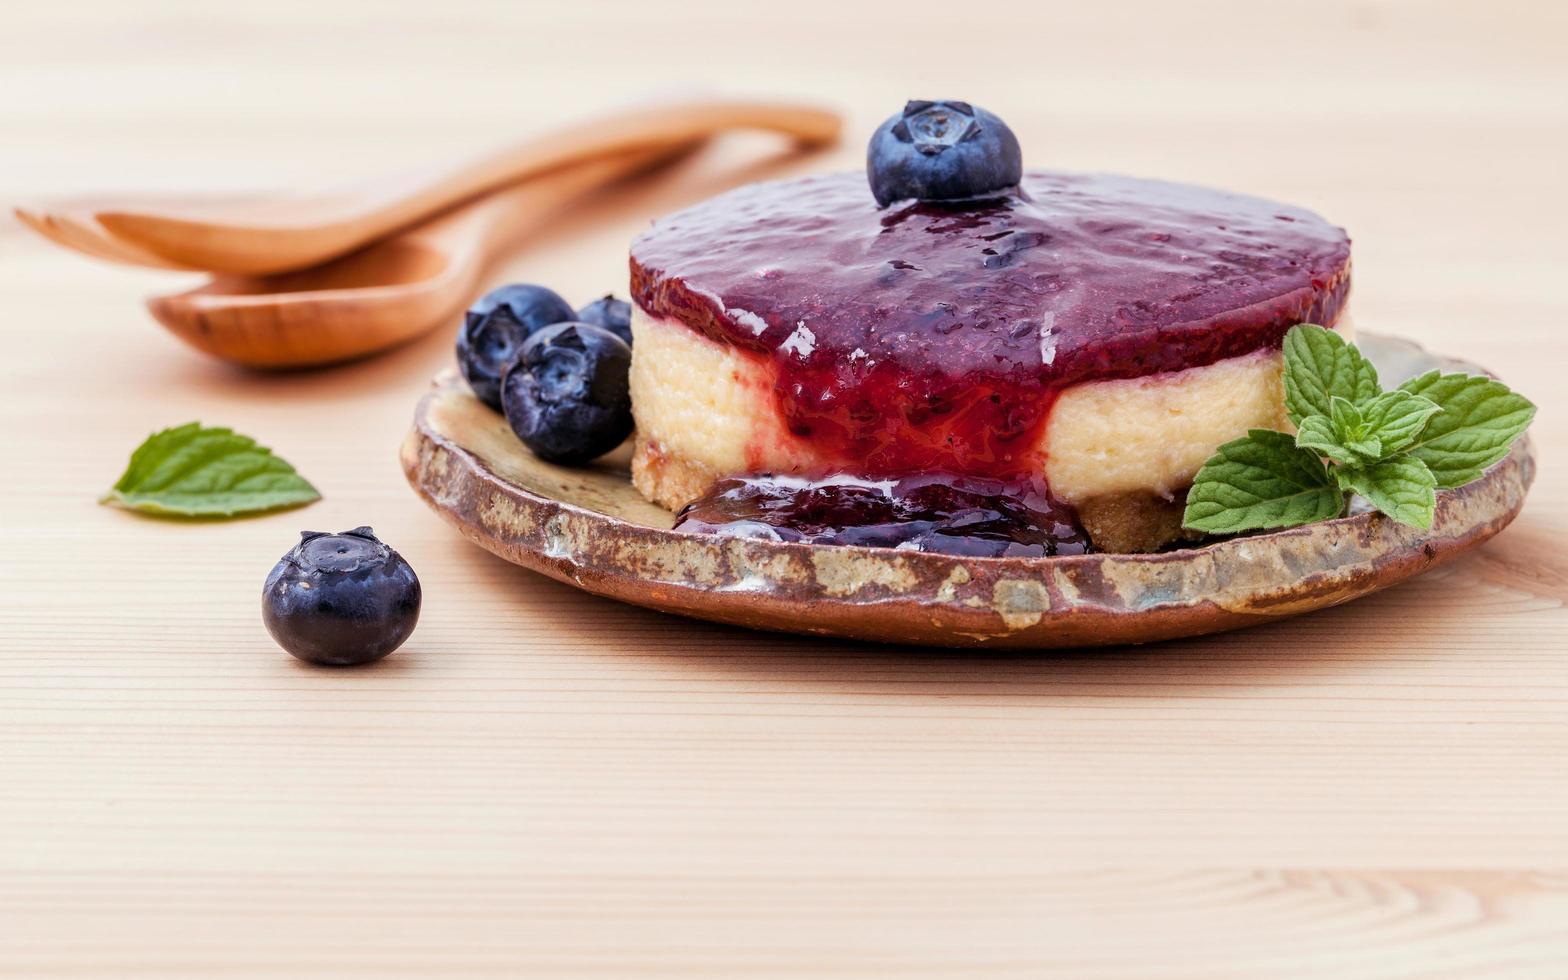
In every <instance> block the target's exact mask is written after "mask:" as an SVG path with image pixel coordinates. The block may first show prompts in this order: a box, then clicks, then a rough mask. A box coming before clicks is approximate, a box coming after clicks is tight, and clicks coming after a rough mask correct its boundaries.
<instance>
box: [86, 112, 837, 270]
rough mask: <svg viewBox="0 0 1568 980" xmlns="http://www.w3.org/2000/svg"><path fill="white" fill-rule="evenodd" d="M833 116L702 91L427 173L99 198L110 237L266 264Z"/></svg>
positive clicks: (308, 259)
mask: <svg viewBox="0 0 1568 980" xmlns="http://www.w3.org/2000/svg"><path fill="white" fill-rule="evenodd" d="M840 123H841V120H840V119H839V117H838V116H837V115H836V114H834V113H832V112H828V111H825V110H823V109H818V108H814V107H812V106H806V105H798V104H775V103H762V102H731V101H703V102H689V103H682V104H678V105H669V106H650V107H646V108H639V109H629V110H626V111H624V112H621V113H618V114H616V115H612V116H608V117H605V118H600V119H596V120H593V121H591V122H586V123H579V124H576V125H572V126H567V127H564V128H562V129H558V130H555V131H553V132H550V133H547V134H545V135H543V136H541V137H539V138H537V139H534V140H530V141H529V142H526V143H523V144H521V145H518V146H515V147H512V148H510V149H507V150H504V151H501V152H500V153H497V154H494V155H492V156H489V157H486V158H484V159H482V160H478V161H475V162H473V163H469V164H467V165H465V166H462V167H459V168H457V169H455V170H452V171H450V172H447V173H444V174H438V175H436V176H434V177H431V176H421V177H418V178H405V179H402V180H398V181H393V182H390V183H383V184H381V185H379V186H375V187H370V188H366V187H358V188H355V189H351V190H344V191H337V192H331V193H316V194H311V195H306V196H298V197H289V198H275V199H272V200H270V201H265V202H257V203H252V204H249V205H229V206H227V207H223V206H205V207H201V208H178V209H174V208H171V209H154V208H136V207H117V208H104V209H101V210H99V211H98V212H97V213H96V214H95V218H96V220H97V221H98V222H99V223H101V224H102V225H103V226H104V227H105V228H107V229H108V230H109V232H110V233H111V234H112V235H114V236H115V237H116V238H119V239H121V240H123V241H124V242H125V243H127V244H129V245H132V246H135V247H136V248H138V249H140V250H142V251H144V252H148V253H151V254H152V255H154V256H156V257H158V258H160V259H163V260H167V261H170V262H173V263H176V264H177V265H183V266H188V267H195V268H200V269H207V270H210V271H213V272H231V273H244V274H264V273H273V272H283V271H287V270H290V269H302V268H305V267H307V266H310V265H315V264H317V263H320V262H325V261H327V260H329V259H333V258H336V257H337V256H340V255H343V254H345V253H347V252H350V251H353V250H354V249H356V248H360V247H362V246H364V245H366V244H368V243H370V242H372V241H374V240H376V239H378V238H381V237H384V236H385V235H387V234H388V233H390V232H392V231H395V230H397V229H399V228H404V227H407V226H408V225H411V224H413V223H414V222H417V221H421V220H423V219H425V218H427V217H429V216H430V215H432V214H435V213H437V212H439V211H442V210H445V209H447V208H450V207H452V206H453V205H455V204H458V203H461V202H464V201H467V200H470V199H472V198H474V197H477V196H478V195H480V194H483V193H485V192H488V191H491V190H494V189H495V188H497V187H501V186H504V185H506V184H510V183H515V182H518V181H522V180H524V179H526V178H529V177H532V176H535V175H538V174H542V173H546V172H548V171H551V170H555V169H559V168H561V167H565V166H569V165H571V164H574V163H579V162H581V161H585V160H589V159H595V158H599V157H603V156H607V155H613V154H616V153H624V152H629V151H633V150H637V149H642V148H646V147H650V146H672V145H676V144H681V143H685V142H689V141H691V140H695V139H700V138H703V137H707V136H711V135H713V134H715V133H717V132H719V131H721V130H726V129H742V128H750V129H765V130H773V131H777V132H780V133H784V134H786V135H788V136H790V137H793V138H794V139H795V140H796V141H797V142H798V143H801V144H803V145H820V144H824V143H830V142H832V141H833V140H835V139H836V138H837V136H838V132H839V127H840Z"/></svg>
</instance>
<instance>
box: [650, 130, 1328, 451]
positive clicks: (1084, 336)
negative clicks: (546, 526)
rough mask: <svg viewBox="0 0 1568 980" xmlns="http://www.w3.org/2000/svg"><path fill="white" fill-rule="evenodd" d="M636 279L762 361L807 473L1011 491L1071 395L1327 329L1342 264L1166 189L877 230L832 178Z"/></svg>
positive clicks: (877, 219)
mask: <svg viewBox="0 0 1568 980" xmlns="http://www.w3.org/2000/svg"><path fill="white" fill-rule="evenodd" d="M944 138H945V137H944ZM958 145H963V144H962V143H960V144H958ZM943 155H945V153H944V154H943ZM631 266H632V291H633V299H634V300H635V301H636V302H637V304H638V305H640V306H641V307H642V308H643V309H644V310H645V311H646V312H648V313H650V314H652V315H654V316H658V317H667V318H673V319H676V320H679V321H681V322H683V323H684V324H686V326H687V327H689V328H690V329H693V330H696V331H698V332H700V333H702V334H704V335H706V336H708V337H709V338H711V339H713V340H715V341H718V342H719V343H721V344H723V345H725V346H728V347H733V348H737V349H739V350H740V351H742V352H743V353H744V354H745V355H746V356H750V357H754V358H757V359H760V360H761V361H763V362H764V364H765V365H766V366H767V368H768V371H769V375H770V377H771V378H772V380H773V398H774V402H775V407H776V410H777V412H778V415H779V418H780V420H781V421H782V422H783V423H784V425H785V428H786V429H787V431H788V432H789V433H790V434H791V435H792V436H793V437H795V438H799V439H802V440H808V441H809V442H810V444H811V447H812V453H813V456H814V458H817V459H827V460H830V461H832V464H833V465H834V466H835V467H836V468H840V469H843V470H846V471H852V472H855V473H859V474H862V475H865V476H870V477H878V478H880V477H885V476H899V475H903V474H909V473H921V472H949V473H961V474H972V475H983V476H995V477H1016V476H1019V475H1022V474H1026V473H1035V474H1038V473H1040V472H1042V463H1043V461H1042V460H1041V459H1039V458H1038V450H1037V448H1036V447H1037V445H1038V443H1039V441H1040V440H1039V436H1040V433H1041V431H1042V429H1043V427H1044V426H1045V424H1046V422H1047V419H1048V416H1049V412H1050V407H1051V404H1052V402H1053V400H1054V398H1055V394H1056V392H1058V391H1059V390H1061V389H1062V388H1064V387H1066V386H1068V385H1071V384H1075V383H1079V382H1084V381H1097V380H1106V379H1114V378H1136V377H1143V376H1146V375H1150V374H1156V373H1159V372H1164V371H1174V370H1180V369H1185V368H1192V367H1199V366H1202V365H1206V364H1211V363H1213V362H1215V361H1218V360H1221V359H1224V358H1228V357H1235V356H1239V355H1242V354H1247V353H1251V352H1253V351H1256V350H1260V349H1265V348H1277V347H1278V346H1279V344H1280V343H1281V342H1282V340H1283V338H1284V335H1285V332H1286V331H1287V330H1288V329H1289V328H1290V327H1292V326H1294V325H1295V324H1297V323H1302V322H1313V323H1324V324H1333V323H1334V322H1335V321H1336V320H1337V319H1338V317H1339V313H1340V309H1341V307H1342V306H1343V304H1344V302H1345V300H1346V297H1347V295H1348V292H1349V287H1350V243H1349V240H1348V239H1347V238H1346V236H1345V234H1344V232H1343V231H1341V230H1340V229H1338V228H1336V227H1334V226H1332V225H1330V224H1328V223H1327V222H1325V221H1323V219H1321V218H1319V217H1318V216H1316V215H1314V214H1312V213H1311V212H1309V211H1305V210H1302V209H1299V208H1293V207H1288V206H1286V205H1281V204H1276V203H1273V202H1270V201H1265V200H1261V199H1259V198H1253V197H1246V196H1242V195H1238V194H1229V193H1225V192H1222V191H1216V190H1210V189H1206V188H1201V187H1191V186H1187V185H1181V184H1172V183H1165V182H1161V181H1152V180H1139V179H1135V178H1129V177H1119V176H1110V175H1082V174H1064V173H1053V172H1044V171H1034V172H1030V173H1028V174H1026V175H1024V177H1023V179H1022V183H1021V184H1020V186H1019V188H1018V190H1017V191H1016V192H1015V193H1012V194H1008V195H1006V196H1004V197H1001V198H997V199H995V200H991V201H985V202H965V203H961V204H960V203H953V202H940V201H914V202H906V203H902V204H898V205H895V206H893V207H890V208H886V209H882V208H878V207H877V204H876V202H875V201H874V200H873V199H872V197H871V195H870V194H868V193H867V189H866V185H865V182H864V180H863V179H862V178H861V177H860V175H858V174H834V175H828V176H823V177H812V178H807V179H804V180H798V181H792V182H780V183H765V184H755V185H751V186H749V187H744V188H741V189H738V190H735V191H732V192H730V193H727V194H724V195H721V196H719V197H716V198H713V199H712V200H709V201H707V202H705V203H703V204H699V205H697V206H696V207H693V208H690V209H688V210H686V211H682V212H680V213H677V214H675V215H673V216H671V217H669V218H666V219H664V220H662V221H659V222H657V223H656V224H655V225H654V227H653V228H652V229H651V230H649V231H648V232H646V233H644V234H643V235H642V236H641V237H640V238H638V239H637V241H636V242H635V243H634V244H633V246H632V254H631ZM753 462H755V460H754V461H753ZM755 468H756V469H759V470H760V469H762V466H761V465H757V466H756V467H755Z"/></svg>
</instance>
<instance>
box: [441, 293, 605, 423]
mask: <svg viewBox="0 0 1568 980" xmlns="http://www.w3.org/2000/svg"><path fill="white" fill-rule="evenodd" d="M576 316H577V314H576V313H575V312H574V311H573V310H572V307H571V305H570V304H568V303H567V302H566V300H564V299H562V298H561V297H560V296H559V295H558V294H557V293H555V292H554V291H553V290H550V289H546V288H545V287H543V286H534V285H530V284H528V283H514V284H512V285H510V286H502V287H500V288H499V289H492V290H490V291H489V292H488V293H485V294H484V295H483V296H481V297H479V300H478V301H477V302H475V303H474V305H473V306H470V307H469V308H468V313H467V314H466V315H465V317H464V319H463V329H462V330H461V331H459V332H458V335H457V364H458V366H459V367H460V368H462V369H463V377H465V378H467V379H468V385H469V387H471V388H473V389H474V394H475V395H477V396H479V400H480V401H482V402H484V403H485V404H486V405H489V406H490V407H491V408H493V409H495V410H496V411H498V412H499V411H500V410H501V376H502V375H504V374H505V373H506V369H507V368H509V367H511V366H512V361H514V360H516V358H517V351H518V349H519V348H521V347H522V346H523V341H525V340H527V339H528V335H529V334H531V333H533V332H534V331H535V330H538V329H539V328H540V327H548V326H549V325H550V324H552V323H561V322H564V321H566V320H571V319H574V318H575V317H576Z"/></svg>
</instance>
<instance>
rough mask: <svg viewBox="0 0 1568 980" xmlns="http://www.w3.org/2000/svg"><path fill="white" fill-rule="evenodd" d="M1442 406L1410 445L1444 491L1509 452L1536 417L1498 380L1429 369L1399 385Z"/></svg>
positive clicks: (1526, 402) (1523, 400) (1524, 400)
mask: <svg viewBox="0 0 1568 980" xmlns="http://www.w3.org/2000/svg"><path fill="white" fill-rule="evenodd" d="M1399 390H1400V391H1405V392H1409V393H1410V394H1413V395H1420V396H1422V397H1424V398H1426V399H1428V400H1429V401H1431V402H1433V403H1435V404H1436V405H1438V406H1439V407H1441V408H1442V410H1443V411H1442V413H1441V414H1439V415H1434V416H1432V418H1431V421H1429V422H1428V423H1427V424H1426V427H1425V428H1424V429H1423V430H1422V431H1421V433H1420V435H1419V436H1418V437H1417V438H1415V439H1412V440H1411V442H1410V443H1409V445H1408V448H1409V452H1410V454H1411V455H1413V456H1415V457H1416V458H1417V459H1419V460H1421V461H1422V462H1423V463H1425V464H1426V465H1427V467H1428V468H1429V469H1430V470H1431V471H1432V475H1433V476H1434V477H1436V478H1437V485H1438V486H1439V487H1443V488H1445V489H1451V488H1453V487H1461V486H1464V485H1465V484H1466V483H1469V482H1470V481H1471V480H1474V479H1476V478H1477V477H1479V476H1480V475H1481V473H1482V471H1484V470H1485V469H1486V468H1487V467H1488V466H1491V465H1492V464H1493V463H1495V462H1497V461H1498V460H1500V459H1502V458H1503V457H1504V456H1506V455H1508V447H1509V446H1511V445H1513V441H1514V440H1515V439H1517V438H1519V436H1520V435H1521V434H1522V433H1523V432H1524V430H1525V429H1526V428H1527V427H1528V426H1529V424H1530V420H1531V419H1533V418H1535V406H1534V405H1532V404H1530V401H1529V399H1527V398H1525V397H1524V396H1523V395H1518V394H1515V393H1514V392H1513V391H1510V390H1509V388H1508V386H1507V385H1505V384H1503V383H1502V382H1501V381H1497V380H1495V379H1493V378H1488V377H1484V376H1479V375H1470V374H1439V373H1438V372H1436V371H1429V372H1427V373H1426V374H1423V375H1421V376H1420V377H1418V378H1411V379H1410V380H1409V381H1406V382H1405V383H1404V384H1402V385H1400V386H1399Z"/></svg>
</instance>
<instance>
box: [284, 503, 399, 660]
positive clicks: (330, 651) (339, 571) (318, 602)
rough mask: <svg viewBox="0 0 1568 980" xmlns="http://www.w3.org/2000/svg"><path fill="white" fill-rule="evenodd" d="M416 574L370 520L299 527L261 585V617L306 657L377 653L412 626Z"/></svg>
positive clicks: (368, 657) (393, 645)
mask: <svg viewBox="0 0 1568 980" xmlns="http://www.w3.org/2000/svg"><path fill="white" fill-rule="evenodd" d="M419 606H420V588H419V578H418V576H416V575H415V574H414V570H413V569H412V568H411V567H409V564H408V562H406V561H404V560H403V557H402V556H401V555H399V554H398V553H397V552H396V551H393V550H392V549H391V548H389V547H387V546H386V545H385V544H383V543H382V542H381V541H380V540H379V539H378V538H377V537H376V535H375V532H373V531H372V530H371V529H370V528H368V527H357V528H355V529H354V530H352V531H344V532H343V533H341V534H327V533H324V532H321V531H304V532H301V534H300V542H299V544H297V545H295V546H294V548H293V549H291V550H290V551H289V553H288V554H286V555H284V556H283V558H282V559H281V560H279V561H278V563H277V565H276V566H274V567H273V569H272V572H271V574H269V575H268V576H267V581H266V584H265V586H263V588H262V594H261V609H262V618H263V620H264V621H265V622H266V625H267V632H269V633H271V634H272V638H273V639H274V640H277V641H278V645H279V646H281V647H282V648H283V649H285V650H287V651H288V652H289V653H290V654H292V655H294V656H295V657H298V658H299V659H300V660H304V661H306V662H307V663H313V664H319V665H322V666H327V667H351V666H357V665H359V664H368V663H371V662H372V661H376V660H380V659H381V658H382V657H385V656H386V655H387V654H389V653H391V652H392V651H393V650H396V649H397V648H398V647H399V646H401V645H402V644H403V641H404V640H406V639H408V637H409V634H411V633H413V632H414V625H415V624H416V623H417V622H418V621H419Z"/></svg>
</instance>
